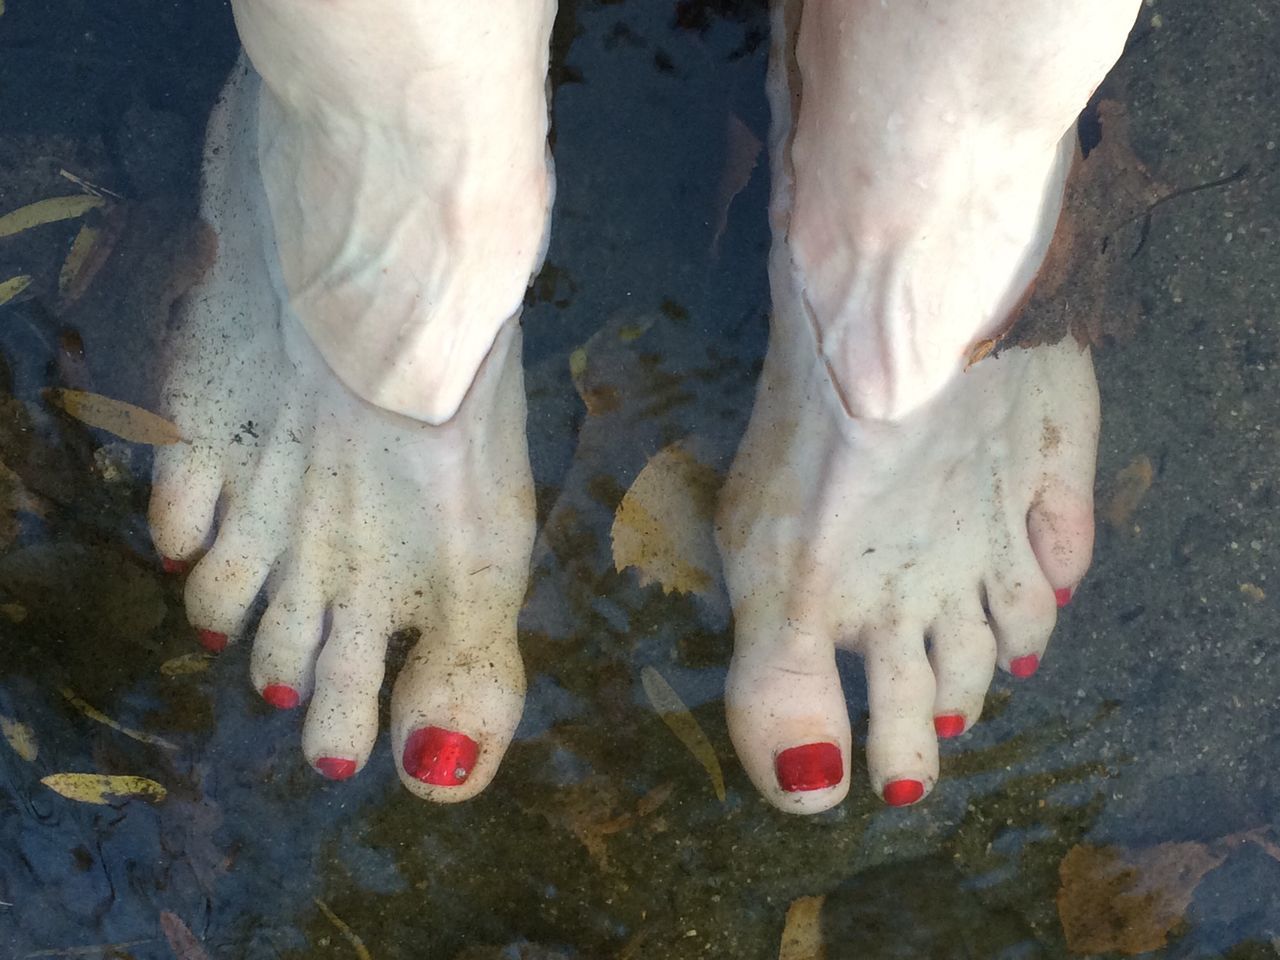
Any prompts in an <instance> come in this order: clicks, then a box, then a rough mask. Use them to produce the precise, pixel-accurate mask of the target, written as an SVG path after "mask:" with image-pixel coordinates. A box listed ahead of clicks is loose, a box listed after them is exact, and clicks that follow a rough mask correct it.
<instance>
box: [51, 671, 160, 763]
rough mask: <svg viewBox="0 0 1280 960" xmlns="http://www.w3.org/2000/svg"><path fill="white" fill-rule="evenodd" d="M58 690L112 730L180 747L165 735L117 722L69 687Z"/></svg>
mask: <svg viewBox="0 0 1280 960" xmlns="http://www.w3.org/2000/svg"><path fill="white" fill-rule="evenodd" d="M58 692H59V693H60V694H62V696H63V697H64V698H65V699H66V700H67V702H68V703H70V704H71V705H72V706H73V707H75V708H76V709H77V710H79V711H80V712H81V713H83V714H84V715H85V716H86V717H88V718H89V719H90V720H96V721H97V722H98V723H101V724H104V725H105V726H108V727H110V728H111V729H112V730H116V731H118V732H120V733H123V734H124V735H125V736H126V737H130V738H131V739H133V740H137V741H138V742H139V743H147V744H150V745H151V746H153V747H160V748H162V749H164V750H174V751H176V750H177V749H178V745H177V744H176V743H174V742H173V741H172V740H166V739H165V738H164V737H161V736H157V735H156V734H154V733H147V732H146V731H145V730H135V729H133V728H132V727H126V726H124V725H123V724H119V723H116V721H114V720H112V719H111V718H110V717H108V716H107V715H106V714H105V713H103V712H102V711H101V710H99V709H98V708H97V707H95V706H94V705H93V704H91V703H88V702H87V701H85V700H82V699H81V698H80V697H78V696H76V693H75V691H74V690H72V689H70V688H69V687H59V688H58Z"/></svg>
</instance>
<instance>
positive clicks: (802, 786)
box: [774, 743, 844, 793]
mask: <svg viewBox="0 0 1280 960" xmlns="http://www.w3.org/2000/svg"><path fill="white" fill-rule="evenodd" d="M774 769H775V771H776V773H777V775H778V786H780V787H781V788H782V789H783V790H785V791H786V792H787V793H798V792H800V791H802V790H822V789H825V788H826V787H833V786H835V785H836V784H837V783H839V782H840V781H841V780H843V779H844V757H842V756H841V754H840V748H839V747H837V746H836V745H835V744H834V743H806V744H804V745H803V746H799V747H788V748H787V749H786V750H783V751H782V752H781V753H780V754H778V758H777V759H776V760H775V761H774Z"/></svg>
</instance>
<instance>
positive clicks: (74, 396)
mask: <svg viewBox="0 0 1280 960" xmlns="http://www.w3.org/2000/svg"><path fill="white" fill-rule="evenodd" d="M47 393H48V396H49V400H50V402H51V403H53V404H54V405H55V406H58V407H61V408H62V409H63V410H65V411H66V412H67V413H68V414H70V415H71V416H73V417H75V418H76V419H77V420H79V421H80V422H82V423H87V424H88V425H89V426H91V427H97V428H98V429H100V430H106V431H108V432H110V433H114V434H115V435H116V436H117V437H120V438H121V439H123V440H128V441H130V442H131V443H146V444H151V445H153V446H166V445H168V444H173V443H183V442H185V441H184V439H183V436H182V433H181V431H179V430H178V428H177V427H176V426H174V425H173V424H172V423H170V422H169V421H168V420H165V419H164V418H163V417H159V416H157V415H156V414H154V413H151V412H150V411H149V410H143V409H142V408H141V407H135V406H134V405H133V404H131V403H125V402H124V401H123V400H113V399H111V398H110V397H104V396H102V395H100V394H97V393H85V392H84V391H83V390H58V389H54V390H49V391H47Z"/></svg>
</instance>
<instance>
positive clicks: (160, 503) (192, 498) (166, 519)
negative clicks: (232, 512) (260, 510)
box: [147, 444, 222, 562]
mask: <svg viewBox="0 0 1280 960" xmlns="http://www.w3.org/2000/svg"><path fill="white" fill-rule="evenodd" d="M221 491H222V461H221V458H220V457H219V456H217V455H216V454H215V453H214V452H213V451H212V450H211V449H210V448H209V447H205V446H187V445H186V444H174V445H173V446H172V447H160V448H157V450H156V454H155V468H154V470H153V481H152V486H151V503H150V505H149V506H148V508H147V520H148V522H149V524H150V526H151V542H152V543H154V544H155V547H156V549H157V550H158V551H159V552H160V555H161V556H162V557H164V558H166V560H168V561H171V562H172V561H181V560H186V559H188V558H190V557H192V556H194V555H195V554H196V553H198V552H199V551H200V550H202V549H203V548H204V547H205V545H206V544H207V543H208V542H209V535H210V532H211V531H212V529H213V518H214V512H215V511H216V509H217V506H218V495H219V493H221Z"/></svg>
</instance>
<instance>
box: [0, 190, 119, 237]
mask: <svg viewBox="0 0 1280 960" xmlns="http://www.w3.org/2000/svg"><path fill="white" fill-rule="evenodd" d="M106 202H107V201H106V200H104V199H102V197H91V196H86V195H84V194H80V195H77V196H70V197H49V198H48V199H47V200H37V201H36V202H35V203H29V204H27V205H26V206H25V207H19V208H18V209H17V210H11V211H9V212H8V213H6V214H5V215H4V216H3V217H0V237H11V236H13V235H14V234H15V233H21V232H22V231H23V230H30V229H31V228H32V227H39V226H43V225H44V224H46V223H56V222H57V221H59V220H71V219H74V218H75V217H79V216H83V215H84V214H86V213H88V212H89V211H90V210H93V209H94V208H95V207H101V206H103V205H104V204H105V203H106Z"/></svg>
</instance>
